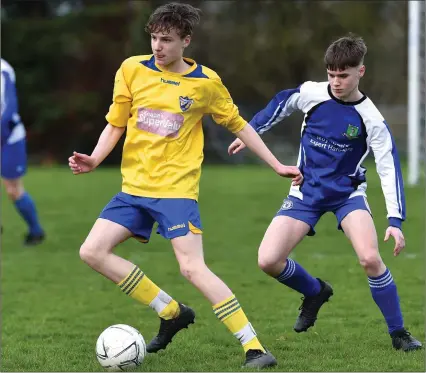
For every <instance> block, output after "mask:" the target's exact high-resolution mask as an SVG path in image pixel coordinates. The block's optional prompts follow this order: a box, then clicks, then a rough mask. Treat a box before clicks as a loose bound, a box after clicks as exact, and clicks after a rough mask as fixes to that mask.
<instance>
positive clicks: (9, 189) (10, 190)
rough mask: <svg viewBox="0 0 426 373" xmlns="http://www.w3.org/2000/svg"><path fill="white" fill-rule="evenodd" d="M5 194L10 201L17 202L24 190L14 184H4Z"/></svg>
mask: <svg viewBox="0 0 426 373" xmlns="http://www.w3.org/2000/svg"><path fill="white" fill-rule="evenodd" d="M5 190H6V194H7V196H8V197H9V199H11V200H12V201H17V200H18V199H19V198H20V197H21V196H22V195H23V194H24V188H23V187H22V186H20V185H18V184H15V183H7V184H5Z"/></svg>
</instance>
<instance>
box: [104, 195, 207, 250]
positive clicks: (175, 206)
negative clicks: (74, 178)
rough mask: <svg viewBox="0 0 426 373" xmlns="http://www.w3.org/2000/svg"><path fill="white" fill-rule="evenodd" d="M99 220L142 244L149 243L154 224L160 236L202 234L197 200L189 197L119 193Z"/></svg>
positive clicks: (171, 236) (169, 237) (172, 236)
mask: <svg viewBox="0 0 426 373" xmlns="http://www.w3.org/2000/svg"><path fill="white" fill-rule="evenodd" d="M99 217H100V218H102V219H106V220H110V221H113V222H114V223H117V224H120V225H122V226H123V227H126V228H127V229H128V230H129V231H130V232H132V233H133V234H134V235H135V238H137V239H138V240H139V241H141V242H144V243H146V242H148V241H149V238H150V236H151V231H152V228H153V226H154V223H155V222H157V223H158V228H157V233H158V234H161V235H162V236H163V237H164V238H167V239H172V238H176V237H180V236H185V235H186V234H187V233H188V232H189V231H191V232H193V233H198V234H201V233H202V231H201V229H202V228H201V219H200V212H199V210H198V203H197V201H195V200H193V199H189V198H148V197H138V196H132V195H130V194H127V193H123V192H120V193H118V194H116V195H115V196H114V197H113V198H112V199H111V201H110V202H109V203H108V204H107V205H106V206H105V208H104V209H103V210H102V212H101V214H100V215H99Z"/></svg>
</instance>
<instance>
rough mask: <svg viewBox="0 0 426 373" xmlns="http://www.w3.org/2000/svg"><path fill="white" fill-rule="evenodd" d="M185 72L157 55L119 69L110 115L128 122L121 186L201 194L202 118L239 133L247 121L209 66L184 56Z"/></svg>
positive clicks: (160, 194) (147, 193)
mask: <svg viewBox="0 0 426 373" xmlns="http://www.w3.org/2000/svg"><path fill="white" fill-rule="evenodd" d="M185 61H186V62H187V63H188V64H189V65H191V66H190V67H189V68H188V70H187V71H185V72H184V73H174V72H169V71H164V70H161V68H160V67H159V66H158V65H156V63H155V59H154V57H153V55H144V56H134V57H130V58H128V59H126V60H125V61H124V62H123V63H122V65H121V66H120V68H119V69H118V71H117V74H116V76H115V83H114V93H113V103H112V105H111V106H110V109H109V112H108V114H107V115H106V119H107V121H108V122H109V123H110V124H111V125H113V126H117V127H126V126H127V131H126V139H125V143H124V148H123V158H122V163H121V172H122V176H123V186H122V191H123V192H125V193H128V194H131V195H135V196H143V197H151V198H190V199H195V200H196V199H197V198H198V191H199V181H200V174H201V164H202V161H203V147H204V136H203V129H202V118H203V116H204V115H212V117H213V120H214V121H215V122H216V123H218V124H219V125H222V126H225V127H226V128H228V129H229V130H230V131H231V132H233V133H236V132H238V131H240V130H242V129H243V128H244V126H245V125H246V124H247V122H246V121H245V120H244V119H243V118H242V117H241V116H240V115H239V112H238V108H237V107H236V106H235V105H234V103H233V101H232V98H231V96H230V94H229V92H228V90H227V89H226V87H225V86H224V85H223V84H222V81H221V79H220V78H219V76H218V75H217V74H216V73H215V72H214V71H213V70H211V69H209V68H207V67H205V66H202V65H198V64H197V63H196V62H195V61H194V60H192V59H189V58H185Z"/></svg>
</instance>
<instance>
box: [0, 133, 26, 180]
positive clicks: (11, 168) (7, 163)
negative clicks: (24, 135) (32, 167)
mask: <svg viewBox="0 0 426 373" xmlns="http://www.w3.org/2000/svg"><path fill="white" fill-rule="evenodd" d="M26 172H27V144H26V141H25V140H20V141H18V142H15V143H14V144H4V145H2V146H1V177H2V178H4V179H19V178H20V177H22V176H24V175H25V173H26Z"/></svg>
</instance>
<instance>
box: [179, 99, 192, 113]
mask: <svg viewBox="0 0 426 373" xmlns="http://www.w3.org/2000/svg"><path fill="white" fill-rule="evenodd" d="M193 103H194V100H193V99H191V98H189V97H188V96H179V105H180V108H181V110H182V111H187V110H188V109H189V108H190V107H191V105H192V104H193Z"/></svg>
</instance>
